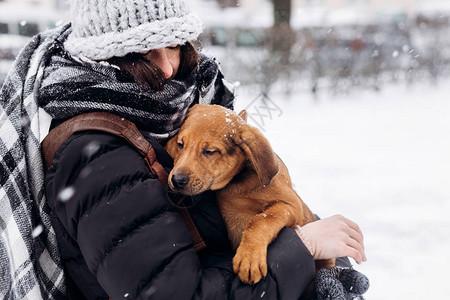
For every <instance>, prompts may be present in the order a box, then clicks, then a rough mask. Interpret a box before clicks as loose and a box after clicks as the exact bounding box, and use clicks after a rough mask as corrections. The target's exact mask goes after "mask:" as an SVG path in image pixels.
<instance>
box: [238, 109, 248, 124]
mask: <svg viewBox="0 0 450 300" xmlns="http://www.w3.org/2000/svg"><path fill="white" fill-rule="evenodd" d="M238 116H239V117H241V118H242V120H244V121H245V123H247V111H246V110H245V109H243V110H241V112H240V113H239V114H238Z"/></svg>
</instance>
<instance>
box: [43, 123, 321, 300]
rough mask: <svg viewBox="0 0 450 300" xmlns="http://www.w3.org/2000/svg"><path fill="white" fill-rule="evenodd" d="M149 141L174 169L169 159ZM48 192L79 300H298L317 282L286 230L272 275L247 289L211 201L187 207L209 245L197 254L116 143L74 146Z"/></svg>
mask: <svg viewBox="0 0 450 300" xmlns="http://www.w3.org/2000/svg"><path fill="white" fill-rule="evenodd" d="M144 135H145V136H146V137H147V138H148V135H146V133H145V132H144ZM148 140H149V141H150V142H151V143H152V144H153V146H154V148H155V151H156V153H157V156H158V160H159V161H160V162H161V163H162V164H163V166H165V167H167V168H170V167H171V164H172V160H171V158H170V157H169V156H168V154H167V153H166V152H165V151H164V149H163V148H162V147H161V146H160V145H159V144H158V143H156V142H155V141H153V140H151V139H150V138H148ZM46 193H47V197H48V201H49V203H50V205H51V207H52V210H53V213H52V222H53V225H54V227H55V231H56V235H57V238H58V243H59V246H60V251H61V254H62V258H63V262H64V265H65V269H66V274H67V275H68V276H67V277H68V287H69V292H70V294H71V295H72V297H73V298H74V299H83V297H85V298H87V299H107V298H108V297H110V298H111V299H114V300H116V299H192V298H194V299H298V297H299V296H300V295H301V294H302V292H303V291H304V289H305V288H306V286H307V285H308V284H309V283H310V282H311V281H312V280H313V278H314V261H313V258H312V256H311V255H310V254H309V252H308V250H307V249H306V247H305V246H304V245H303V243H302V242H301V240H300V239H299V238H298V236H297V235H296V234H295V232H294V231H293V230H291V229H287V228H285V229H283V230H282V231H281V233H280V234H279V236H278V238H277V239H276V240H275V241H274V242H273V243H272V244H271V245H270V247H269V250H268V266H269V273H268V276H267V277H266V278H265V279H264V280H262V281H261V282H259V283H257V284H255V285H246V284H243V283H241V282H240V280H239V278H238V277H237V276H236V275H235V274H234V273H233V271H232V257H233V252H232V251H231V247H230V244H229V242H228V239H227V233H226V229H225V225H224V222H223V220H222V218H221V216H220V213H219V211H218V208H217V206H216V202H215V200H214V197H213V194H212V193H208V192H207V193H205V194H203V195H201V196H199V197H197V198H196V199H195V200H196V201H195V202H196V204H195V205H194V206H193V207H192V208H190V212H191V216H192V218H193V219H194V221H195V223H196V224H197V227H198V229H199V231H200V234H201V235H202V237H203V239H204V241H205V242H206V244H207V248H206V249H205V250H203V251H201V252H200V253H199V254H197V253H196V252H195V251H194V249H193V248H192V245H193V241H192V239H191V237H190V235H189V232H188V230H187V228H186V226H185V225H184V223H183V221H182V219H181V217H180V216H179V215H178V214H177V213H176V212H174V209H173V206H172V204H171V202H170V200H169V198H168V196H167V193H166V192H165V191H164V189H163V188H162V186H161V184H160V182H159V181H158V179H157V178H155V176H153V175H152V174H151V173H150V172H149V171H148V169H147V167H146V165H145V163H144V160H143V159H142V158H141V157H140V155H139V154H138V153H137V152H136V151H135V150H134V149H133V148H132V147H131V146H130V145H128V144H127V142H125V141H124V140H122V139H121V138H119V137H116V136H113V135H109V134H106V133H101V132H95V131H88V132H83V133H77V134H75V135H73V136H72V137H71V138H69V139H68V140H67V141H66V142H65V143H64V144H63V145H62V146H61V147H60V149H59V150H58V151H57V153H56V155H55V158H54V161H53V165H52V167H51V168H50V169H49V170H48V172H47V175H46ZM80 291H81V293H82V294H83V296H82V295H81V294H80Z"/></svg>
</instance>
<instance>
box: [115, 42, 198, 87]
mask: <svg viewBox="0 0 450 300" xmlns="http://www.w3.org/2000/svg"><path fill="white" fill-rule="evenodd" d="M198 61H199V54H198V51H197V49H196V48H195V47H194V45H193V44H192V43H191V42H186V43H185V44H184V45H180V66H179V67H178V72H177V74H176V75H175V78H174V79H181V78H183V77H185V76H187V75H189V74H191V73H193V72H194V71H195V69H196V68H197V66H198ZM108 62H110V63H112V64H114V65H117V66H119V67H120V68H121V69H123V70H125V71H126V72H128V73H129V74H130V75H131V76H133V78H134V79H135V80H136V81H137V82H138V83H140V84H142V85H144V86H146V87H149V88H151V89H153V90H156V91H160V90H162V89H163V87H164V84H165V82H166V78H165V76H164V73H163V71H162V70H161V69H160V68H158V66H156V65H155V64H154V63H152V62H151V61H149V60H147V59H146V58H145V57H144V54H141V53H129V54H127V55H125V56H123V57H113V58H110V59H109V60H108Z"/></svg>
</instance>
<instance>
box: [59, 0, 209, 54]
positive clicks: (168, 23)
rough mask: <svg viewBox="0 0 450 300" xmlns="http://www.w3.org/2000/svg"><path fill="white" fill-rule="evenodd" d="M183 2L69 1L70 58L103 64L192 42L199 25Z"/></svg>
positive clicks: (140, 0)
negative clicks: (106, 61)
mask: <svg viewBox="0 0 450 300" xmlns="http://www.w3.org/2000/svg"><path fill="white" fill-rule="evenodd" d="M186 2H187V1H186V0H114V1H111V0H70V5H71V14H72V28H73V32H72V33H71V34H70V35H69V38H68V39H67V41H66V42H65V44H64V46H65V48H66V50H67V51H68V52H69V53H70V54H71V55H73V56H78V57H86V58H88V59H92V60H106V59H109V58H111V57H114V56H118V57H121V56H125V55H126V54H128V53H131V52H145V51H148V50H151V49H157V48H163V47H167V46H169V45H174V44H184V43H185V42H187V41H192V40H195V39H196V38H197V37H198V36H199V35H200V33H201V32H202V30H203V25H202V22H201V21H200V20H199V19H198V17H197V16H195V15H194V14H192V13H190V11H189V8H188V5H187V3H186Z"/></svg>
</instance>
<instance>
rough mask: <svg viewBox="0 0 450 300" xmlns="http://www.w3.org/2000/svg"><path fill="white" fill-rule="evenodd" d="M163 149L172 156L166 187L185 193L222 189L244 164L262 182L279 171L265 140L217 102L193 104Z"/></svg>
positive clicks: (193, 193) (266, 181) (268, 181)
mask: <svg viewBox="0 0 450 300" xmlns="http://www.w3.org/2000/svg"><path fill="white" fill-rule="evenodd" d="M166 150H167V152H168V153H169V154H170V155H171V156H172V157H173V159H174V168H173V169H172V171H171V172H170V174H169V187H170V188H171V189H172V190H174V191H176V192H179V193H182V194H186V195H196V194H199V193H202V192H204V191H206V190H218V189H222V188H224V187H225V186H226V185H227V184H228V183H229V182H230V181H231V180H232V179H233V177H234V176H236V174H237V173H239V171H240V170H241V169H242V167H243V166H244V165H245V164H248V165H249V166H250V167H252V168H253V169H254V170H255V172H256V173H257V174H258V177H259V179H260V181H261V183H262V184H269V183H270V180H271V179H272V178H273V176H275V174H276V173H277V172H278V165H277V162H276V159H275V154H274V153H273V151H272V149H271V147H270V144H269V142H268V141H267V139H266V138H264V137H263V136H262V134H261V133H260V132H259V131H258V130H257V129H256V128H253V127H251V126H250V125H247V124H246V123H245V121H244V120H243V119H242V118H241V117H240V116H238V115H236V114H235V113H234V112H232V111H230V110H227V109H226V108H224V107H222V106H219V105H206V104H197V105H195V106H193V107H192V108H191V109H190V110H189V112H188V115H187V118H186V120H185V121H184V123H183V125H182V126H181V129H180V131H179V132H178V134H177V135H176V136H175V137H173V138H172V139H171V140H169V142H168V143H167V145H166Z"/></svg>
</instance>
